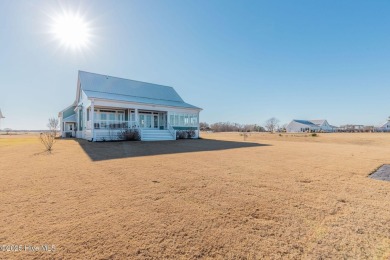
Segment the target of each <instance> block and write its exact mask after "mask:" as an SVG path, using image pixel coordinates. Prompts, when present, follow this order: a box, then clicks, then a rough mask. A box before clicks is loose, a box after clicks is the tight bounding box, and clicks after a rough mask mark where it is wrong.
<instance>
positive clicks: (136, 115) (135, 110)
mask: <svg viewBox="0 0 390 260" xmlns="http://www.w3.org/2000/svg"><path fill="white" fill-rule="evenodd" d="M134 112H135V122H136V124H137V125H138V108H136V109H134Z"/></svg>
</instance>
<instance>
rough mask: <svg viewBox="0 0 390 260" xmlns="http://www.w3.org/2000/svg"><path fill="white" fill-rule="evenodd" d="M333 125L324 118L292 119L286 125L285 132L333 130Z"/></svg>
mask: <svg viewBox="0 0 390 260" xmlns="http://www.w3.org/2000/svg"><path fill="white" fill-rule="evenodd" d="M334 131H335V127H334V126H331V125H330V124H329V123H328V121H326V120H297V119H294V120H292V121H291V122H290V123H289V124H288V125H287V127H286V132H289V133H302V132H334Z"/></svg>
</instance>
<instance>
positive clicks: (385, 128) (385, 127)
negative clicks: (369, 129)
mask: <svg viewBox="0 0 390 260" xmlns="http://www.w3.org/2000/svg"><path fill="white" fill-rule="evenodd" d="M375 131H378V132H390V118H389V119H388V120H387V121H386V122H385V123H383V124H380V125H378V126H376V127H375Z"/></svg>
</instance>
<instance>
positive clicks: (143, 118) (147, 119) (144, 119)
mask: <svg viewBox="0 0 390 260" xmlns="http://www.w3.org/2000/svg"><path fill="white" fill-rule="evenodd" d="M139 126H140V127H141V128H152V115H150V114H139Z"/></svg>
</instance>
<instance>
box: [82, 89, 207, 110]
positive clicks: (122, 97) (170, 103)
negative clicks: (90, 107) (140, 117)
mask: <svg viewBox="0 0 390 260" xmlns="http://www.w3.org/2000/svg"><path fill="white" fill-rule="evenodd" d="M84 93H85V94H86V95H87V96H88V98H100V99H108V100H118V101H127V102H135V103H144V104H149V105H162V106H171V107H183V108H193V109H200V108H199V107H196V106H193V105H190V104H188V103H185V102H183V101H181V102H180V101H172V100H163V99H152V98H145V97H136V96H130V95H120V94H113V93H102V92H98V91H91V90H84Z"/></svg>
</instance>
